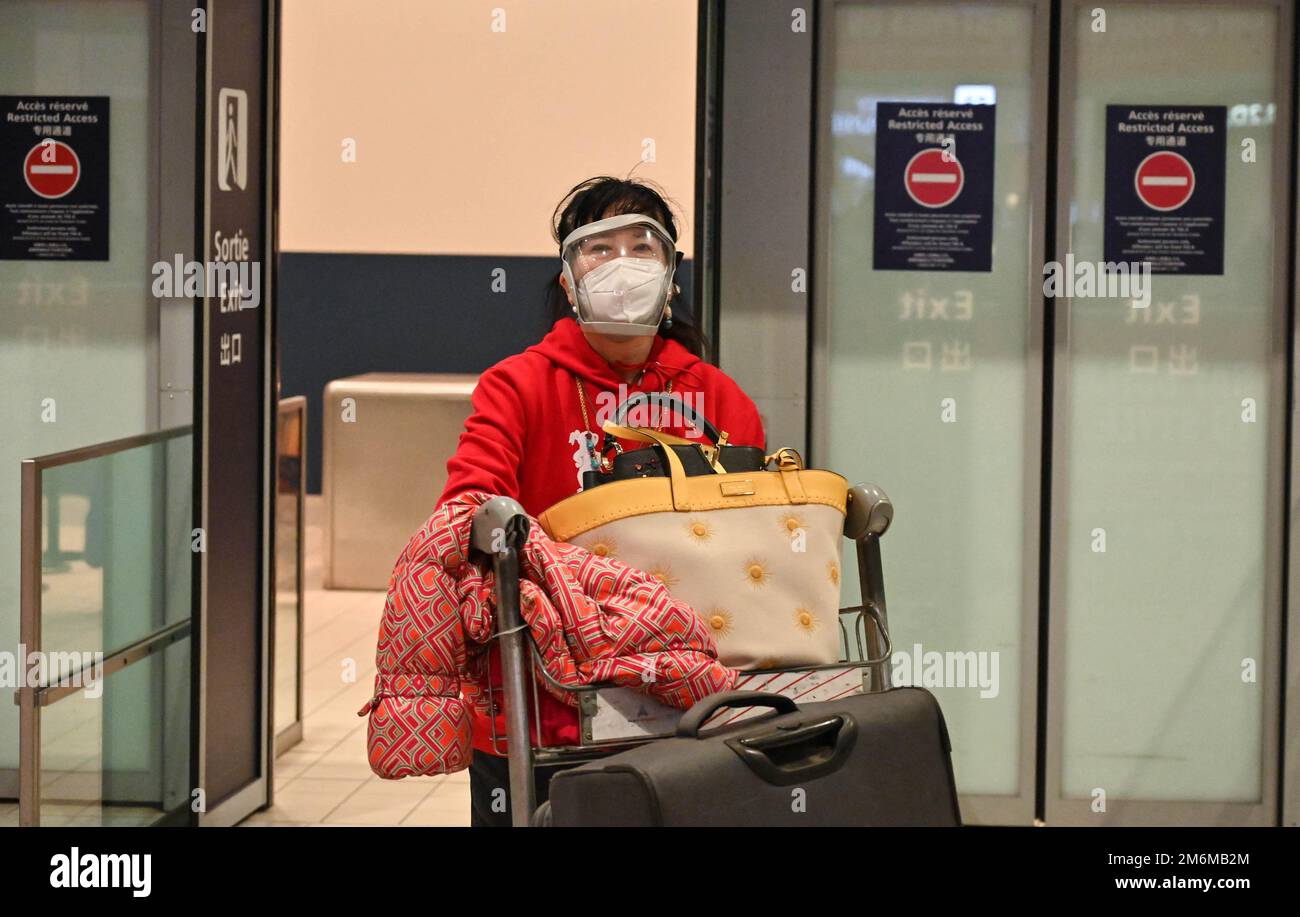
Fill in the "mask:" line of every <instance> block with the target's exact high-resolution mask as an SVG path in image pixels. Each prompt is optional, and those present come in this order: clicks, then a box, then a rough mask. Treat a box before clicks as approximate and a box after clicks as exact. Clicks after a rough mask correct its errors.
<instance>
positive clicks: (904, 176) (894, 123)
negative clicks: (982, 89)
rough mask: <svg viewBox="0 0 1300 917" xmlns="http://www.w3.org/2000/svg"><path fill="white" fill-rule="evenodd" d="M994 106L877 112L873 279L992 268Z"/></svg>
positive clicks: (902, 106)
mask: <svg viewBox="0 0 1300 917" xmlns="http://www.w3.org/2000/svg"><path fill="white" fill-rule="evenodd" d="M996 114H997V109H996V108H995V107H994V106H993V105H954V104H949V103H942V102H878V103H877V104H876V162H875V182H876V189H875V218H874V220H873V221H872V226H873V233H874V238H873V240H872V262H871V264H872V267H873V268H874V269H875V270H877V271H988V270H992V267H993V154H994V149H995V146H994V140H993V132H994V125H995V118H996Z"/></svg>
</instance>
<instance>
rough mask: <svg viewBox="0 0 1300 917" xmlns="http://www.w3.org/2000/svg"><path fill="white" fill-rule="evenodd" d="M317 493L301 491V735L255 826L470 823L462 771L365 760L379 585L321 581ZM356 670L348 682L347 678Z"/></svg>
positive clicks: (279, 767) (282, 762)
mask: <svg viewBox="0 0 1300 917" xmlns="http://www.w3.org/2000/svg"><path fill="white" fill-rule="evenodd" d="M320 510H321V505H320V498H319V497H308V498H307V514H306V516H307V518H306V523H307V532H306V540H307V545H306V548H307V556H306V561H307V562H306V580H307V582H306V587H307V596H306V611H305V618H306V621H305V624H304V630H303V656H304V660H303V710H304V718H303V740H302V742H300V743H299V744H298V745H296V746H294V747H293V748H291V749H289V750H288V751H287V752H285V753H284V754H283V755H281V756H280V757H279V758H277V759H276V762H275V797H274V798H275V804H274V805H273V806H272V807H271V808H269V809H267V810H266V811H264V812H258V813H256V814H255V815H253V816H251V817H250V818H248V819H247V820H245V821H244V822H243V824H244V825H247V826H258V825H265V826H271V825H426V826H427V825H433V826H468V825H469V775H468V773H467V772H465V771H462V772H460V773H458V774H451V775H448V776H443V777H408V778H406V779H404V780H380V779H379V778H378V777H376V776H375V775H374V774H372V773H371V771H370V765H369V764H368V763H367V762H366V720H365V719H364V718H363V717H358V716H357V710H358V709H359V708H360V707H361V705H362V704H364V703H365V702H366V700H367V699H369V697H370V694H371V690H372V688H373V682H374V675H375V639H376V636H377V634H378V629H379V619H380V615H381V614H382V612H383V606H384V594H383V593H382V592H350V591H339V590H327V589H322V588H321V572H322V571H321V558H322V549H323V534H322V531H321V528H320V526H319V524H318V523H319V519H320ZM353 674H354V675H355V678H354V679H353V680H346V679H347V677H348V676H351V675H353Z"/></svg>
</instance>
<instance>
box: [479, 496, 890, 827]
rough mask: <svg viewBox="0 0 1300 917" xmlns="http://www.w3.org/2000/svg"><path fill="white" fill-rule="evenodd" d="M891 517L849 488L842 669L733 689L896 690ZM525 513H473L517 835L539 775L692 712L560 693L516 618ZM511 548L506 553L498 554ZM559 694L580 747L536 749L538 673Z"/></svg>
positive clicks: (779, 675) (820, 695) (810, 692)
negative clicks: (884, 553) (853, 589)
mask: <svg viewBox="0 0 1300 917" xmlns="http://www.w3.org/2000/svg"><path fill="white" fill-rule="evenodd" d="M893 517H894V507H893V504H892V503H890V501H889V497H888V496H886V495H885V492H884V491H883V490H881V489H880V488H879V487H877V486H875V485H874V484H856V485H854V486H853V487H850V488H849V491H848V502H847V507H846V514H845V519H844V535H845V537H846V538H849V539H851V540H852V541H854V542H855V543H856V546H857V559H858V582H859V584H860V585H861V588H862V604H861V605H855V606H852V607H850V608H842V609H840V616H839V625H840V635H841V639H842V642H843V645H844V648H845V655H844V659H843V660H842V661H841V662H839V663H837V664H835V665H824V666H802V667H798V668H790V669H780V670H767V671H751V672H744V673H742V675H741V677H740V679H739V680H738V681H737V683H736V685H735V689H736V690H745V689H748V690H762V691H768V692H772V693H777V694H785V695H787V696H789V697H792V698H795V699H798V700H802V701H805V702H812V701H821V700H831V699H833V698H836V697H843V696H844V695H846V694H857V693H864V692H865V693H870V692H876V691H885V690H888V688H889V687H890V683H889V658H890V654H891V652H892V650H891V645H890V640H889V622H888V618H887V616H886V612H885V585H884V575H883V571H882V568H881V561H880V538H881V536H883V535H884V534H885V531H886V530H887V529H888V528H889V524H890V522H891V521H892V520H893ZM530 524H531V523H530V520H529V518H528V514H527V513H525V512H524V509H523V507H522V506H520V505H519V503H518V502H517V501H515V500H513V499H511V498H509V497H494V498H492V499H491V500H489V501H487V502H486V503H484V504H483V505H482V506H480V507H479V508H478V509H477V510H476V511H475V513H474V520H473V526H472V530H471V545H472V547H473V549H474V550H476V551H479V552H481V553H483V554H485V555H488V556H490V557H491V558H492V567H493V571H494V572H495V579H496V607H497V630H496V635H495V637H494V638H493V639H496V640H498V641H499V642H500V652H501V687H500V688H499V689H498V688H491V687H490V688H489V699H490V700H491V703H492V710H493V712H494V713H495V712H496V711H497V710H499V709H500V703H501V701H502V700H504V703H505V719H506V734H505V742H506V744H505V746H504V747H503V746H502V745H501V737H500V736H498V735H497V734H496V716H492V717H490V721H491V723H492V746H493V748H494V750H495V751H496V752H497V753H498V754H506V753H507V751H508V752H509V754H508V755H507V758H508V761H509V772H510V799H511V807H510V811H511V821H512V823H513V825H514V826H515V827H527V826H528V825H530V824H531V823H532V819H533V814H534V811H535V810H536V808H537V800H536V794H535V792H534V788H533V771H534V768H536V767H540V766H544V765H552V764H581V763H585V762H587V761H593V760H596V759H598V758H602V757H605V756H607V755H610V754H614V753H616V752H619V751H625V750H626V749H628V748H631V747H634V746H636V745H640V744H642V743H645V742H649V741H653V740H655V739H657V738H663V737H666V736H671V735H672V734H673V733H674V730H675V728H676V725H677V720H678V719H679V718H680V717H681V715H682V714H683V713H684V712H685V711H683V710H678V709H675V708H672V707H668V706H666V705H664V704H661V703H659V702H658V701H656V700H655V699H654V698H652V697H650V696H649V695H648V694H643V693H641V692H639V691H636V690H634V689H632V688H628V687H624V686H618V685H611V684H591V685H585V686H583V687H581V688H570V687H566V686H563V685H560V684H559V683H558V682H556V681H555V680H554V679H553V678H551V677H550V675H549V673H547V671H546V669H545V667H544V666H543V665H542V664H541V657H540V654H539V652H538V650H537V647H536V645H535V644H534V643H533V640H532V635H531V633H530V632H529V630H528V625H526V624H525V623H524V621H523V617H522V615H521V614H520V610H519V550H520V549H521V548H522V547H523V545H524V542H525V541H526V540H527V538H528V528H529V525H530ZM501 545H504V547H502V548H501V549H500V550H493V548H494V546H501ZM530 670H532V671H535V672H536V673H538V674H539V675H540V676H541V677H542V678H544V679H545V680H546V681H547V682H549V683H550V684H551V685H552V686H553V687H556V688H559V689H560V690H564V691H568V692H570V693H573V694H576V695H577V701H578V707H577V709H578V727H579V728H578V732H579V744H578V745H573V746H549V747H548V746H538V747H533V745H532V743H531V741H530V740H529V736H530V734H531V730H530V728H529V726H530V722H538V723H539V722H540V721H541V717H540V703H539V701H538V693H537V692H538V685H537V681H536V679H535V678H534V677H530V676H531V675H532V671H530ZM764 710H766V708H756V707H750V708H744V709H740V710H734V709H726V710H722V711H719V712H718V713H717V714H715V716H714V718H713V719H711V720H710V721H709V723H710V724H712V725H721V724H722V723H731V722H735V721H737V720H740V719H745V718H747V717H749V716H756V715H759V714H761V713H762V712H763V711H764Z"/></svg>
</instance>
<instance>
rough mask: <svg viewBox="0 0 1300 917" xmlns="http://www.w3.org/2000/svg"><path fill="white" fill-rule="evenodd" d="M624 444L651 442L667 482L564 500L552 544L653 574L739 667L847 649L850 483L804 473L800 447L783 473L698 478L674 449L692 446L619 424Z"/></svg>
mask: <svg viewBox="0 0 1300 917" xmlns="http://www.w3.org/2000/svg"><path fill="white" fill-rule="evenodd" d="M604 429H605V430H606V431H607V432H609V433H612V434H613V435H615V436H618V437H620V438H622V439H627V440H633V441H636V442H645V443H651V444H654V445H657V446H660V447H662V448H660V449H658V450H657V451H658V452H659V453H660V454H661V455H662V456H663V458H664V459H665V460H666V462H667V466H668V472H669V473H668V474H667V475H666V476H662V477H645V478H632V479H628V480H621V481H612V482H610V483H607V484H602V485H601V486H600V487H596V488H593V489H591V490H586V491H583V492H582V493H578V494H575V495H574V496H572V497H568V498H566V499H564V500H561V501H560V502H559V503H557V504H555V505H554V506H552V507H551V508H550V509H548V510H546V511H545V512H543V513H542V514H541V517H540V519H539V521H540V522H541V525H542V528H543V529H545V530H546V533H547V534H548V535H550V536H551V538H553V539H555V540H557V541H563V542H568V543H570V544H575V545H579V546H581V547H584V548H586V549H588V550H590V551H592V552H593V553H595V554H601V555H605V556H609V557H614V558H616V559H618V560H620V561H622V562H624V563H626V564H628V565H629V566H632V567H636V568H638V569H641V570H645V571H647V572H648V573H651V574H653V575H654V576H655V577H657V578H658V579H659V580H660V581H662V582H663V584H664V586H666V587H667V588H668V591H669V593H670V594H671V595H672V596H673V597H674V598H676V599H680V600H681V601H684V602H686V603H687V604H688V605H690V606H691V607H692V608H693V609H695V611H696V613H697V614H699V616H700V617H701V618H702V619H703V620H704V621H705V623H706V624H707V625H708V626H709V628H710V630H711V631H712V633H713V636H714V640H715V642H716V643H717V645H718V650H719V655H720V658H721V660H722V662H723V663H725V664H726V665H730V666H733V667H735V668H739V669H770V668H790V667H794V666H804V665H831V664H834V663H835V662H838V661H839V660H840V658H841V654H840V630H839V601H840V546H841V539H842V537H843V531H844V512H845V501H846V496H847V493H848V482H847V481H846V480H845V479H844V478H843V477H841V476H840V475H838V474H835V473H834V472H831V471H816V470H810V469H806V468H804V467H803V461H802V459H800V457H799V455H798V453H796V452H795V451H794V450H793V449H780V450H778V451H777V452H775V453H773V454H772V455H770V456H768V457H767V458H768V461H767V465H774V466H775V470H772V471H767V470H763V471H744V472H737V473H729V472H727V471H725V469H722V468H721V467H720V465H719V464H718V462H717V461H716V453H711V451H710V450H709V449H708V448H707V447H705V446H703V445H700V444H692V445H700V448H701V451H702V452H704V454H705V457H706V459H708V461H709V465H710V467H711V468H713V469H715V473H712V474H703V475H695V476H688V475H687V474H686V471H685V468H684V467H683V465H682V461H681V459H680V458H679V456H678V455H677V452H676V450H675V449H673V448H670V447H671V446H673V445H679V444H681V443H683V442H685V441H683V440H680V439H678V438H676V437H672V436H669V435H666V434H664V433H660V432H659V431H657V430H650V429H645V428H642V427H622V426H618V425H616V424H613V423H612V422H607V423H605V424H604Z"/></svg>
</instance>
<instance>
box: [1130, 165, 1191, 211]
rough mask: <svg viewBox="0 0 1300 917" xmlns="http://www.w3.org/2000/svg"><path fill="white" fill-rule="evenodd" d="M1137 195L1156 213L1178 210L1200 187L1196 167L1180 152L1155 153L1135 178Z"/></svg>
mask: <svg viewBox="0 0 1300 917" xmlns="http://www.w3.org/2000/svg"><path fill="white" fill-rule="evenodd" d="M1133 185H1134V187H1135V188H1136V189H1137V196H1138V197H1139V198H1141V199H1142V203H1144V204H1146V205H1147V206H1148V207H1150V208H1151V209H1152V210H1165V211H1168V210H1177V209H1178V208H1179V207H1181V206H1183V204H1186V203H1187V201H1188V200H1189V199H1190V198H1191V196H1192V191H1193V190H1194V189H1195V188H1196V172H1195V171H1194V170H1193V169H1192V164H1191V163H1190V162H1188V161H1187V160H1186V159H1185V158H1183V157H1182V156H1180V155H1178V154H1177V153H1170V152H1161V153H1152V154H1151V155H1150V156H1148V157H1147V158H1146V159H1144V160H1142V162H1141V163H1140V164H1139V165H1138V167H1137V172H1136V173H1135V174H1134V176H1133Z"/></svg>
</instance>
